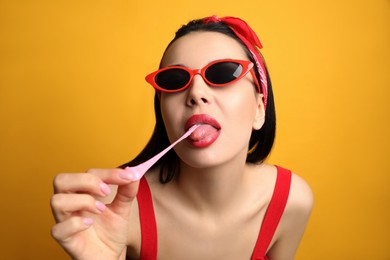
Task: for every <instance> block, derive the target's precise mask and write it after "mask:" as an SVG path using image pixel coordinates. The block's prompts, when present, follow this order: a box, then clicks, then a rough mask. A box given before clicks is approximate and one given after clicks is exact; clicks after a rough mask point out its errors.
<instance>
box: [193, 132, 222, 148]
mask: <svg viewBox="0 0 390 260" xmlns="http://www.w3.org/2000/svg"><path fill="white" fill-rule="evenodd" d="M220 133H221V130H218V131H217V132H215V133H213V134H211V135H208V136H206V137H205V138H203V139H201V140H197V141H194V140H191V139H190V138H187V140H188V142H189V143H190V144H191V145H193V146H194V147H196V148H204V147H207V146H209V145H211V144H212V143H214V142H215V141H216V140H217V139H218V137H219V135H220Z"/></svg>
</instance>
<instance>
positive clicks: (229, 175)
mask: <svg viewBox="0 0 390 260" xmlns="http://www.w3.org/2000/svg"><path fill="white" fill-rule="evenodd" d="M246 167H247V166H246V163H245V160H242V159H241V160H231V161H229V162H228V163H225V164H223V165H218V166H213V167H209V168H202V169H199V168H193V167H190V166H189V165H186V164H184V163H182V164H181V168H180V175H179V176H178V178H177V180H176V184H177V185H178V187H179V189H180V190H181V194H182V195H183V199H185V200H187V204H188V205H190V206H192V207H194V209H195V210H197V211H198V212H212V211H213V212H215V213H216V214H220V213H223V212H225V211H226V210H229V209H230V208H232V207H234V205H235V203H236V201H237V202H238V198H239V197H241V196H243V194H245V189H244V186H245V185H244V184H245V180H246V178H245V171H246Z"/></svg>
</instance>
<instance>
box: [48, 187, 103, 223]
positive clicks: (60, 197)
mask: <svg viewBox="0 0 390 260" xmlns="http://www.w3.org/2000/svg"><path fill="white" fill-rule="evenodd" d="M50 204H51V208H52V211H53V215H54V218H55V219H56V221H57V222H60V221H63V220H65V219H66V218H69V216H71V215H72V213H76V212H77V213H79V212H81V211H88V212H90V213H94V214H100V213H102V212H104V211H105V210H106V205H105V204H104V203H102V202H100V201H98V200H96V199H95V198H93V197H92V196H90V195H88V194H63V193H60V194H54V195H53V197H52V198H51V201H50Z"/></svg>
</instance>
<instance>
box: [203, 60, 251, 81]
mask: <svg viewBox="0 0 390 260" xmlns="http://www.w3.org/2000/svg"><path fill="white" fill-rule="evenodd" d="M243 70H244V68H243V67H242V65H241V64H240V63H237V62H219V63H215V64H213V65H211V66H210V67H208V68H207V70H206V71H205V77H206V79H207V80H208V81H210V82H211V83H213V84H216V85H222V84H226V83H229V82H232V81H234V80H235V79H237V78H238V77H240V76H241V74H242V73H243Z"/></svg>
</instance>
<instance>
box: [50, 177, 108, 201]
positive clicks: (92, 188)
mask: <svg viewBox="0 0 390 260" xmlns="http://www.w3.org/2000/svg"><path fill="white" fill-rule="evenodd" d="M53 186H54V192H55V193H88V194H92V195H96V196H100V197H104V196H106V195H108V194H110V193H111V188H110V187H109V186H108V185H107V184H106V183H105V182H104V181H103V180H102V179H101V178H99V177H98V176H96V175H93V174H86V173H84V174H71V173H63V174H59V175H57V176H56V177H55V178H54V181H53Z"/></svg>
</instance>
